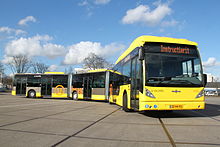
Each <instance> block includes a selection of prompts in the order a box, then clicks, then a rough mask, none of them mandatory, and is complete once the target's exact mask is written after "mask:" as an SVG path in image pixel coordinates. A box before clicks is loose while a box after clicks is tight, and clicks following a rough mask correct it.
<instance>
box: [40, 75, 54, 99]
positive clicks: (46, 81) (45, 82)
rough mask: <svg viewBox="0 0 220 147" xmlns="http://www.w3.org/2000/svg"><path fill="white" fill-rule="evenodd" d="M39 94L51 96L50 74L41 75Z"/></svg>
mask: <svg viewBox="0 0 220 147" xmlns="http://www.w3.org/2000/svg"><path fill="white" fill-rule="evenodd" d="M41 81H42V83H41V95H45V96H51V94H52V76H42V80H41Z"/></svg>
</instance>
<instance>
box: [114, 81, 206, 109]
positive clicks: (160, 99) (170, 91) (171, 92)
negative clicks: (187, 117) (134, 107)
mask: <svg viewBox="0 0 220 147" xmlns="http://www.w3.org/2000/svg"><path fill="white" fill-rule="evenodd" d="M130 87H131V85H130V84H128V85H122V86H120V92H119V95H112V96H111V97H110V102H112V103H115V104H117V105H119V106H123V94H124V92H125V91H126V92H127V98H128V104H127V107H128V108H129V109H131V106H130ZM146 89H148V90H149V91H150V92H151V93H152V94H153V95H154V96H155V97H156V98H150V97H147V96H146V93H145V92H146ZM202 90H204V88H203V87H195V88H194V87H189V88H182V87H149V86H145V88H144V91H143V93H141V92H139V93H138V94H137V98H138V99H139V111H143V110H194V109H204V108H205V102H204V99H205V98H204V96H202V97H200V98H196V96H197V95H198V94H199V93H200V92H201V91H202Z"/></svg>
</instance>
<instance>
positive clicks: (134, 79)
mask: <svg viewBox="0 0 220 147" xmlns="http://www.w3.org/2000/svg"><path fill="white" fill-rule="evenodd" d="M138 63H139V61H138V58H137V57H135V58H134V59H132V61H131V107H132V108H136V109H139V91H138V89H139V85H138V83H139V82H138V79H140V78H139V69H140V65H139V64H138Z"/></svg>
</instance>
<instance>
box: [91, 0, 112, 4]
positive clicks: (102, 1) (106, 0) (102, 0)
mask: <svg viewBox="0 0 220 147" xmlns="http://www.w3.org/2000/svg"><path fill="white" fill-rule="evenodd" d="M110 1H111V0H95V1H94V3H95V4H97V5H104V4H107V3H109V2H110Z"/></svg>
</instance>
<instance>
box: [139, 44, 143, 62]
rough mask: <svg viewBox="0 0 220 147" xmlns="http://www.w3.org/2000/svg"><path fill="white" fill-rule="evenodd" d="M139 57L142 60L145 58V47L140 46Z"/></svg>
mask: <svg viewBox="0 0 220 147" xmlns="http://www.w3.org/2000/svg"><path fill="white" fill-rule="evenodd" d="M138 59H139V60H140V61H142V60H144V50H143V47H140V48H139V52H138Z"/></svg>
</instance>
